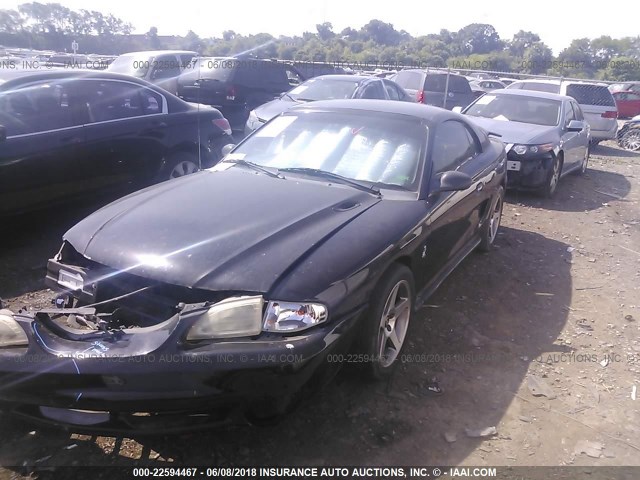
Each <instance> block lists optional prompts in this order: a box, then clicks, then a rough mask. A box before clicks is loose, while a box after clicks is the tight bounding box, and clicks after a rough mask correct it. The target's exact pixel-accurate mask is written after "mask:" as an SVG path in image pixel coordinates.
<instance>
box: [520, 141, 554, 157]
mask: <svg viewBox="0 0 640 480" xmlns="http://www.w3.org/2000/svg"><path fill="white" fill-rule="evenodd" d="M551 150H553V143H544V144H542V145H515V146H514V147H513V151H514V152H516V153H517V154H518V155H524V154H525V153H527V152H529V153H546V152H550V151H551Z"/></svg>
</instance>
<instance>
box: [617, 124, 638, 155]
mask: <svg viewBox="0 0 640 480" xmlns="http://www.w3.org/2000/svg"><path fill="white" fill-rule="evenodd" d="M618 145H620V146H621V147H622V148H624V149H625V150H630V151H632V152H638V151H640V128H628V129H626V131H625V132H623V133H622V135H620V136H619V137H618Z"/></svg>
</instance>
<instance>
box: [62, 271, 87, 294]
mask: <svg viewBox="0 0 640 480" xmlns="http://www.w3.org/2000/svg"><path fill="white" fill-rule="evenodd" d="M58 283H59V284H60V285H61V286H63V287H66V288H68V289H70V290H82V289H83V288H84V279H83V278H82V275H80V274H79V273H73V272H68V271H66V270H60V271H59V272H58Z"/></svg>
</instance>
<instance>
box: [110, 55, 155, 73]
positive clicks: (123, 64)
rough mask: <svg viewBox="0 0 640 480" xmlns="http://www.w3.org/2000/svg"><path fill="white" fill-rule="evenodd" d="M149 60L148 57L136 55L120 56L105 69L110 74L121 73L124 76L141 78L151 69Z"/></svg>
mask: <svg viewBox="0 0 640 480" xmlns="http://www.w3.org/2000/svg"><path fill="white" fill-rule="evenodd" d="M151 63H152V62H151V59H150V58H149V57H140V56H137V55H120V56H119V57H118V58H116V59H115V60H114V61H113V62H112V63H111V65H109V67H108V68H107V69H108V70H109V71H110V72H114V73H123V74H125V75H133V76H134V77H139V78H143V77H144V76H145V75H146V74H147V72H148V71H149V68H150V67H151Z"/></svg>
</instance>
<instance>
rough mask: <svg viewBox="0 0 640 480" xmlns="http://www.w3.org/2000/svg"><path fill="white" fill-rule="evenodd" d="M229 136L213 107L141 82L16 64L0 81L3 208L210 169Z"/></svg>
mask: <svg viewBox="0 0 640 480" xmlns="http://www.w3.org/2000/svg"><path fill="white" fill-rule="evenodd" d="M230 134H231V130H230V128H229V123H228V122H227V120H226V119H225V118H224V117H223V116H222V114H221V113H220V112H219V111H217V110H215V109H213V108H211V107H208V106H206V105H203V106H193V105H189V104H188V103H186V102H184V101H182V100H180V99H179V98H177V97H175V96H173V95H171V94H170V93H168V92H166V91H165V90H162V89H161V88H158V87H155V86H153V85H151V84H149V83H147V82H145V81H144V80H138V79H135V78H132V77H129V76H125V75H120V74H113V73H107V72H96V71H87V72H79V71H51V72H41V71H36V72H34V71H29V72H17V73H16V75H14V77H13V78H11V79H8V80H6V81H5V82H4V83H0V215H7V214H15V213H19V212H23V211H27V210H32V209H36V208H39V207H42V206H46V205H50V204H52V203H55V202H57V201H61V200H64V199H68V198H70V197H76V196H79V195H94V194H96V193H100V192H103V191H109V190H118V191H127V190H128V192H130V191H132V190H134V189H136V188H140V187H143V186H147V185H149V184H152V183H155V182H158V181H162V180H168V179H170V178H174V177H177V176H181V175H184V174H187V173H192V172H194V171H195V170H197V169H199V168H200V167H210V166H212V165H213V164H215V162H216V161H217V160H219V159H220V157H221V150H222V147H223V146H224V145H225V144H228V143H229V142H230V139H231V136H230ZM128 192H127V193H128Z"/></svg>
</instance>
